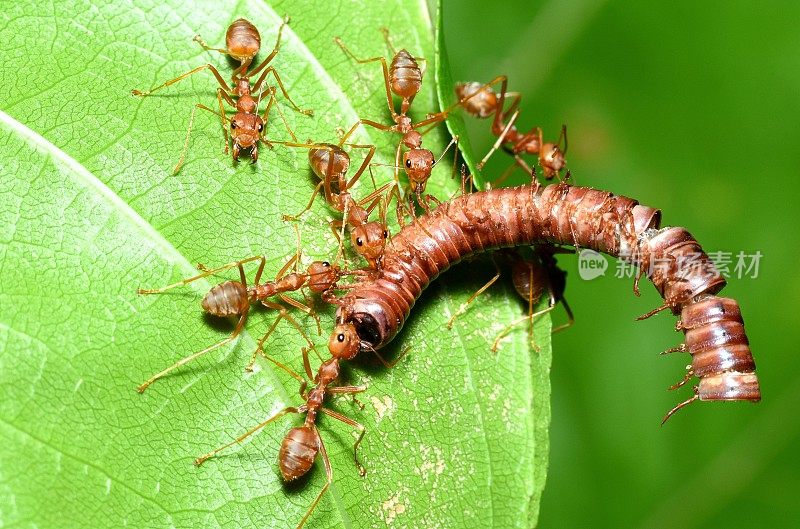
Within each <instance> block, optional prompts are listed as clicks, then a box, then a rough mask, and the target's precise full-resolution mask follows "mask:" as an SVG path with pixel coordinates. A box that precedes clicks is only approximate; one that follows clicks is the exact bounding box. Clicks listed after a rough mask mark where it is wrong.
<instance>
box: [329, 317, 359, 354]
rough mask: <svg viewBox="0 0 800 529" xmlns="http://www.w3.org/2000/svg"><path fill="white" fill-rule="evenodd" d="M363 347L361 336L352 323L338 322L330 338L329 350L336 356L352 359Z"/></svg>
mask: <svg viewBox="0 0 800 529" xmlns="http://www.w3.org/2000/svg"><path fill="white" fill-rule="evenodd" d="M360 349H361V338H359V336H358V332H356V327H355V325H353V324H352V323H338V324H336V327H334V328H333V332H332V333H331V337H330V339H329V340H328V350H330V352H331V355H332V356H333V357H334V358H338V359H340V360H352V359H353V358H355V357H356V355H357V354H358V351H359V350H360Z"/></svg>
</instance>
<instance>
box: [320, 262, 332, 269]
mask: <svg viewBox="0 0 800 529" xmlns="http://www.w3.org/2000/svg"><path fill="white" fill-rule="evenodd" d="M330 265H331V264H330V263H329V262H328V261H322V266H324V267H325V268H328V267H329V266H330Z"/></svg>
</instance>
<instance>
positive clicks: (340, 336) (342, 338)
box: [336, 334, 344, 342]
mask: <svg viewBox="0 0 800 529" xmlns="http://www.w3.org/2000/svg"><path fill="white" fill-rule="evenodd" d="M336 339H337V340H339V341H340V342H343V341H344V334H339V335H338V336H337V337H336Z"/></svg>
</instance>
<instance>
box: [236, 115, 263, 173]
mask: <svg viewBox="0 0 800 529" xmlns="http://www.w3.org/2000/svg"><path fill="white" fill-rule="evenodd" d="M263 130H264V121H263V120H262V119H261V117H260V116H259V115H257V114H250V113H246V112H237V113H236V114H235V115H234V116H233V119H231V137H232V138H233V159H234V160H237V159H238V158H239V151H240V150H241V149H252V152H251V156H252V158H253V161H254V162H255V161H256V160H257V159H258V149H257V146H256V143H257V142H258V140H259V139H260V138H261V131H263Z"/></svg>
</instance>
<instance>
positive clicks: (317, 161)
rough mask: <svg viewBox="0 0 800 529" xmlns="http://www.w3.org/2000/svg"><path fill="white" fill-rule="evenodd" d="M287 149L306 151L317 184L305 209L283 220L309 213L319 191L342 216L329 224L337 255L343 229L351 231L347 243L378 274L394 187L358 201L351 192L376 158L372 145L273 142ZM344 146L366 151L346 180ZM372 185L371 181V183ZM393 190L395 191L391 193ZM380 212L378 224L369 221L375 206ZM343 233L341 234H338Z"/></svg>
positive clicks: (347, 158)
mask: <svg viewBox="0 0 800 529" xmlns="http://www.w3.org/2000/svg"><path fill="white" fill-rule="evenodd" d="M275 143H279V144H281V145H286V146H289V147H302V148H307V149H309V151H308V160H309V164H310V165H311V168H312V170H313V171H314V174H316V175H317V176H318V177H319V178H320V183H319V184H317V187H316V188H315V190H314V193H313V194H312V196H311V200H310V201H309V203H308V205H307V206H306V207H305V209H303V211H301V212H300V213H299V214H297V215H286V216H284V220H297V219H298V218H299V217H300V216H301V215H302V214H303V213H305V212H306V211H308V209H309V208H310V207H311V204H312V203H313V201H314V197H316V195H317V193H319V190H320V188H322V189H323V190H324V194H325V199H326V201H327V202H328V204H329V205H330V206H331V207H332V208H333V209H335V210H336V211H339V212H340V213H342V214H343V218H342V220H334V221H333V222H331V223H330V225H331V228H332V229H333V232H334V234H335V235H336V237H337V238H338V239H339V255H341V251H342V242H343V234H344V227H345V226H347V227H348V228H349V229H350V239H351V242H352V244H353V247H354V248H355V249H356V252H358V254H359V255H361V256H362V257H363V258H364V259H366V260H367V262H368V263H369V268H370V269H372V270H379V269H380V268H381V259H382V258H383V252H384V249H385V247H386V241H387V240H388V238H389V229H388V227H387V225H386V218H385V215H386V214H385V208H386V206H388V202H389V201H390V200H391V197H392V195H393V194H395V193H396V186H395V184H394V183H389V184H385V185H383V186H381V187H379V188H378V189H376V190H375V191H373V192H372V193H370V194H369V195H367V196H366V197H364V198H363V199H361V200H360V201H357V200H356V199H355V198H353V195H352V194H351V193H350V189H351V188H352V186H353V184H355V182H356V181H357V180H358V179H359V178H360V177H361V175H362V174H363V172H364V170H365V169H366V168H367V167H368V166H369V165H370V164H369V162H370V160H371V159H372V157H373V155H374V154H375V146H374V145H358V144H345V143H344V141H343V140H342V141H340V142H339V144H338V145H333V144H330V143H293V142H275ZM343 145H350V146H353V147H357V148H365V149H368V153H367V156H366V157H365V158H364V161H363V162H362V164H361V166H360V167H359V169H358V171H356V173H355V174H354V175H353V177H352V178H350V179H349V180H348V179H347V171H348V169H349V168H350V155H348V154H347V152H346V151H345V150H344V149H342V146H343ZM373 182H374V180H373ZM393 187H394V189H392V188H393ZM384 193H386V195H387V199H386V201H385V202H382V201H381V198H382V195H384ZM378 205H383V207H382V208H380V211H381V220H380V221H370V220H369V215H370V213H372V211H373V210H374V209H375V207H376V206H378ZM340 228H341V230H342V232H341V234H340V232H339V231H337V230H339V229H340Z"/></svg>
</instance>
